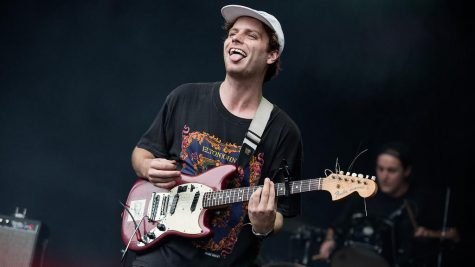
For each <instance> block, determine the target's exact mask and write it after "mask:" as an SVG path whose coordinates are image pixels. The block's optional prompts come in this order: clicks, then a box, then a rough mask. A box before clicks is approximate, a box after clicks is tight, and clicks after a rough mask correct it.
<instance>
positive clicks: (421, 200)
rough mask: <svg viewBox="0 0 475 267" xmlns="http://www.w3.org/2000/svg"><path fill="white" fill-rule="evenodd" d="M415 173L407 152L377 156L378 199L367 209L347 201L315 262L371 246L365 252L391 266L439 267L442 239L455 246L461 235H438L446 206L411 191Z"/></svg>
mask: <svg viewBox="0 0 475 267" xmlns="http://www.w3.org/2000/svg"><path fill="white" fill-rule="evenodd" d="M411 172H412V160H411V158H410V153H409V150H408V148H407V146H405V145H404V144H402V143H400V142H392V143H388V144H386V145H384V146H383V147H382V148H381V149H380V150H379V152H378V153H377V155H376V176H377V182H378V193H377V194H376V196H374V197H372V198H369V199H366V205H365V203H364V202H363V200H362V199H361V198H351V199H349V200H348V203H347V204H345V205H346V206H345V208H344V209H343V210H342V213H341V214H339V215H338V216H337V220H336V221H335V222H334V223H333V224H332V227H330V228H329V229H328V230H327V233H326V238H325V241H324V242H323V243H322V244H321V246H320V249H319V251H318V253H317V254H315V255H314V256H313V257H312V259H313V260H329V259H330V258H331V256H332V255H333V252H335V251H338V250H339V249H342V248H343V247H347V246H354V245H361V244H362V243H367V244H366V246H364V247H365V249H367V250H372V252H374V253H377V254H378V255H380V256H381V257H383V258H384V259H385V260H386V261H387V262H388V263H389V264H390V265H392V266H435V262H436V259H437V253H438V252H439V249H438V246H439V245H440V242H439V241H440V239H444V240H448V241H449V242H452V243H456V242H458V241H459V234H458V231H457V229H456V228H455V227H449V228H446V229H448V230H447V231H444V232H442V231H440V230H434V229H440V228H441V226H440V224H441V222H442V212H443V210H444V206H443V201H440V203H438V202H437V201H435V198H434V195H431V193H430V192H428V191H427V190H425V189H426V188H424V190H423V191H420V190H417V189H416V187H415V186H411V185H412V176H411ZM438 198H439V199H440V197H438ZM365 207H366V208H365ZM449 223H450V222H449ZM353 264H354V266H356V265H358V264H357V263H355V262H353Z"/></svg>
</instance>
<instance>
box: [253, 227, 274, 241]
mask: <svg viewBox="0 0 475 267" xmlns="http://www.w3.org/2000/svg"><path fill="white" fill-rule="evenodd" d="M251 230H252V233H253V234H254V235H255V236H257V237H258V238H259V239H264V238H266V237H268V236H269V235H270V234H272V232H274V228H272V229H271V230H270V231H269V232H267V233H264V234H261V233H258V232H256V231H254V227H251Z"/></svg>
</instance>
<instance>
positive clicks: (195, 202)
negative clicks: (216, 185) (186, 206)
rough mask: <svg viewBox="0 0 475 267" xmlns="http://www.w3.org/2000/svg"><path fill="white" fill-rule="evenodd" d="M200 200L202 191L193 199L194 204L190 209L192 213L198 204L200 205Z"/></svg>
mask: <svg viewBox="0 0 475 267" xmlns="http://www.w3.org/2000/svg"><path fill="white" fill-rule="evenodd" d="M198 199H200V191H197V192H196V193H195V197H194V198H193V202H192V203H191V207H190V210H191V212H193V211H195V209H196V204H198Z"/></svg>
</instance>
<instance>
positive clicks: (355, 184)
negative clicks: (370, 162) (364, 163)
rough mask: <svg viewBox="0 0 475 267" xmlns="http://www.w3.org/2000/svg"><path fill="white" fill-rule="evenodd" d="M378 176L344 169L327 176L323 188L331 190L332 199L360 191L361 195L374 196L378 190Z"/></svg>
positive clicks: (365, 196)
mask: <svg viewBox="0 0 475 267" xmlns="http://www.w3.org/2000/svg"><path fill="white" fill-rule="evenodd" d="M375 180H376V177H374V176H372V177H370V176H369V175H366V177H364V176H363V175H362V174H356V173H352V174H350V173H349V172H347V173H346V174H345V173H344V172H343V171H340V172H339V173H332V174H330V175H328V176H327V177H325V178H324V179H323V182H322V189H323V190H326V191H328V192H330V194H331V196H332V200H338V199H342V198H344V197H346V196H348V195H350V194H351V193H353V192H358V194H359V195H360V196H361V197H364V198H367V197H371V196H374V195H375V194H376V192H377V191H378V186H377V185H376V182H375Z"/></svg>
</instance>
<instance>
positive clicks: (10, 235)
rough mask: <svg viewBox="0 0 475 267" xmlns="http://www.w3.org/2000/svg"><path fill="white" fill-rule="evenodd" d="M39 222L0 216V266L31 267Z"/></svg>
mask: <svg viewBox="0 0 475 267" xmlns="http://www.w3.org/2000/svg"><path fill="white" fill-rule="evenodd" d="M40 228H41V222H39V221H35V220H29V219H23V218H16V217H13V216H6V215H1V214H0V266H2V267H30V266H32V265H33V261H34V258H35V250H36V245H37V242H38V236H39V233H40Z"/></svg>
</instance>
